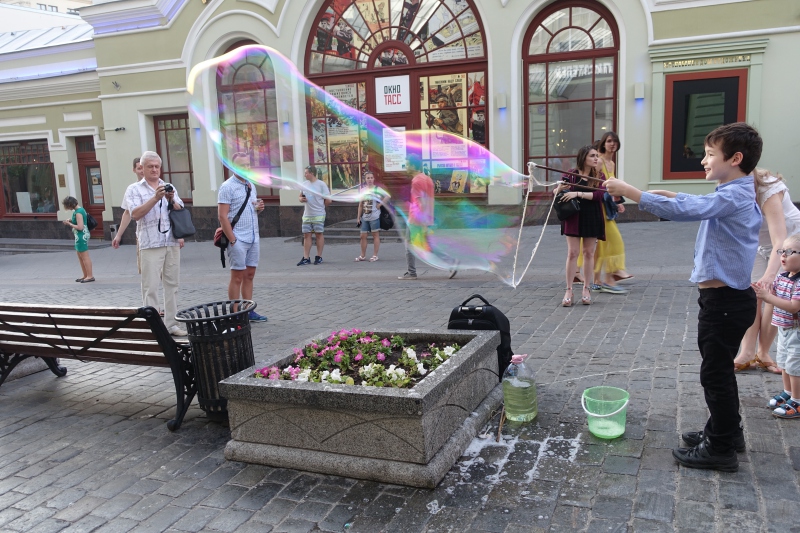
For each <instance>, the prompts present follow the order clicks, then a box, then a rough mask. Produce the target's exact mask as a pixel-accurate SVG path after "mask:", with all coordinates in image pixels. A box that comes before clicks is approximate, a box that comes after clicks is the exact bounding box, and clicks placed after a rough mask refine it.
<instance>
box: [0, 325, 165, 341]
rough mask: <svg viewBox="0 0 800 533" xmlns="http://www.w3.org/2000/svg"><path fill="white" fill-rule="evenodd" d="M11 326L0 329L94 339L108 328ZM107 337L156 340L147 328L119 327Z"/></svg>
mask: <svg viewBox="0 0 800 533" xmlns="http://www.w3.org/2000/svg"><path fill="white" fill-rule="evenodd" d="M13 326H14V327H13V328H5V329H3V328H1V327H0V331H7V332H9V333H15V334H20V335H21V334H22V332H26V333H29V334H31V335H35V336H39V335H55V336H56V337H58V336H59V333H60V334H61V335H64V336H65V337H83V338H88V339H96V338H97V337H101V336H103V335H104V334H105V333H106V332H108V330H109V329H110V328H104V327H95V326H92V327H79V326H64V325H61V324H59V326H58V331H56V329H55V328H53V327H52V326H50V327H48V326H46V325H44V324H42V325H38V324H13ZM107 338H109V339H124V340H136V339H138V340H143V341H153V342H156V338H155V336H154V335H153V332H152V331H150V330H149V329H148V330H146V331H145V330H140V329H137V330H129V329H127V328H120V329H118V330H117V331H115V332H114V333H112V334H111V335H110V336H109V337H107Z"/></svg>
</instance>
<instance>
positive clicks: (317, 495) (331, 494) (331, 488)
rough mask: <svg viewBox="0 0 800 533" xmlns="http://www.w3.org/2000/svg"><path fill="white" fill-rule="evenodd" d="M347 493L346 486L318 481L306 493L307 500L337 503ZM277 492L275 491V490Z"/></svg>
mask: <svg viewBox="0 0 800 533" xmlns="http://www.w3.org/2000/svg"><path fill="white" fill-rule="evenodd" d="M346 493H347V488H345V487H338V486H336V485H330V484H328V483H324V482H323V483H320V484H319V485H317V486H316V487H314V488H313V489H311V490H310V491H308V494H306V499H307V500H314V501H320V502H326V503H337V502H339V501H340V500H341V499H342V497H343V496H344V495H345V494H346ZM276 494H277V492H276Z"/></svg>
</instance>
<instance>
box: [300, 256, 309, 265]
mask: <svg viewBox="0 0 800 533" xmlns="http://www.w3.org/2000/svg"><path fill="white" fill-rule="evenodd" d="M310 264H311V259H309V258H308V257H304V258H302V259H301V260H300V262H299V263H297V266H305V265H310Z"/></svg>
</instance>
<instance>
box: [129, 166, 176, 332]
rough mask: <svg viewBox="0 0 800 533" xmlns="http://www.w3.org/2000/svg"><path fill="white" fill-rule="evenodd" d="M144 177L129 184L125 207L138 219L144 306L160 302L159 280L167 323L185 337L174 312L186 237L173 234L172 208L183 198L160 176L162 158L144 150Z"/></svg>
mask: <svg viewBox="0 0 800 533" xmlns="http://www.w3.org/2000/svg"><path fill="white" fill-rule="evenodd" d="M140 164H141V165H142V168H143V170H144V179H143V180H141V181H139V182H138V183H136V184H134V185H131V186H130V187H128V190H127V191H126V193H125V199H124V200H123V202H122V208H123V209H126V210H128V211H130V213H131V217H132V218H133V219H134V220H135V221H136V234H137V235H138V236H139V251H140V257H141V267H142V305H145V306H148V305H149V306H152V307H154V308H155V309H158V308H159V305H158V283H159V281H161V283H162V284H163V285H164V325H166V326H167V330H168V331H169V332H170V334H171V335H174V336H181V337H182V336H186V330H185V329H183V328H182V327H181V326H180V325H179V324H178V321H177V320H176V319H175V315H176V314H177V312H178V283H179V281H180V274H181V248H183V239H175V238H174V237H173V236H172V224H171V223H170V220H169V209H170V206H171V207H172V209H183V201H182V200H181V199H180V197H179V196H178V192H177V191H176V190H175V188H174V187H173V186H172V184H170V183H164V181H163V180H162V179H161V157H159V155H158V154H157V153H155V152H149V151H148V152H145V153H143V154H142V157H141V158H140Z"/></svg>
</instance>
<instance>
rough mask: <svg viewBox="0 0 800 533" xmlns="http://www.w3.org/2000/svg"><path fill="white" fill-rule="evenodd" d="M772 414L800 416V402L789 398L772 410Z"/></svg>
mask: <svg viewBox="0 0 800 533" xmlns="http://www.w3.org/2000/svg"><path fill="white" fill-rule="evenodd" d="M772 416H777V417H778V418H800V404H799V403H797V402H796V401H794V400H789V401H788V402H786V403H784V404H783V405H782V406H781V407H778V408H777V409H775V410H774V411H772Z"/></svg>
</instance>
